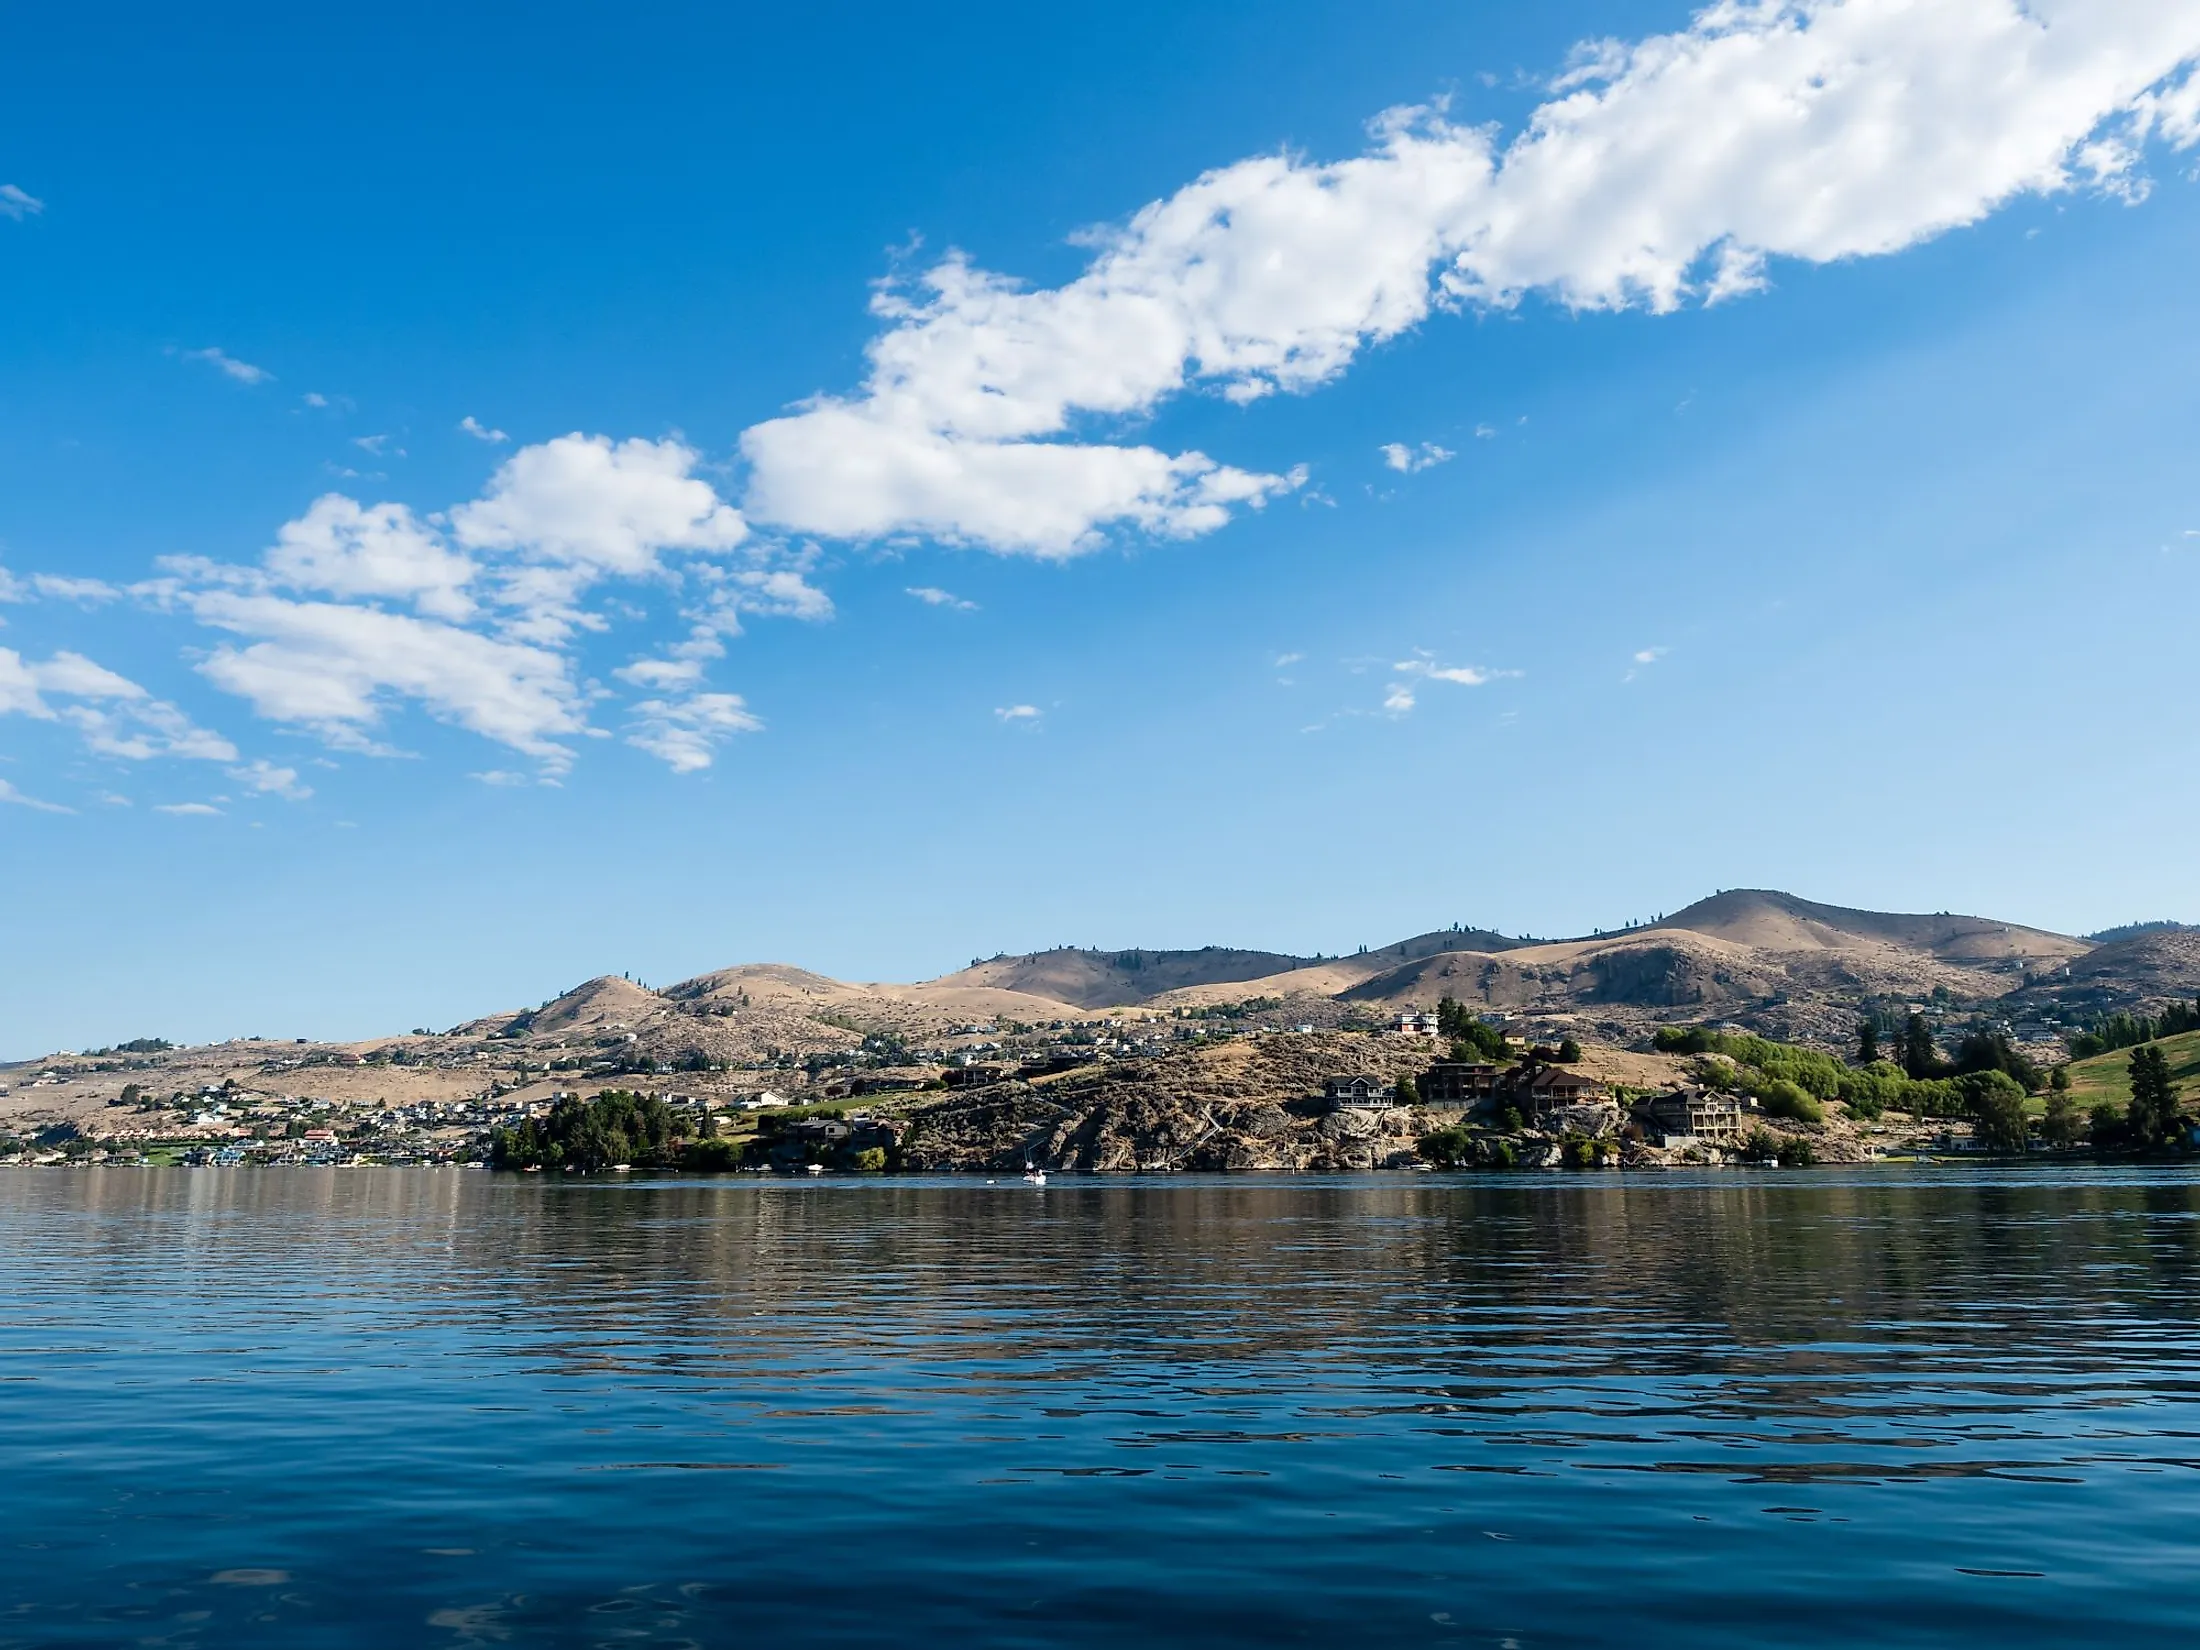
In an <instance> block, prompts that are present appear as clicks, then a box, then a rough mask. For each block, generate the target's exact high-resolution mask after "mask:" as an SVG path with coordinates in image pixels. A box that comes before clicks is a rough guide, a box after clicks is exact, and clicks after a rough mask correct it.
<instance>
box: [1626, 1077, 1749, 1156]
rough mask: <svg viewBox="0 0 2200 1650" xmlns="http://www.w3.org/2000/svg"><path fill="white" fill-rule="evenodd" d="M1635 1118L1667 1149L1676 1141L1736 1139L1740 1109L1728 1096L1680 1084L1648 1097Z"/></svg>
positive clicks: (1740, 1128) (1732, 1098) (1739, 1128)
mask: <svg viewBox="0 0 2200 1650" xmlns="http://www.w3.org/2000/svg"><path fill="white" fill-rule="evenodd" d="M1635 1117H1636V1119H1637V1120H1638V1121H1639V1122H1641V1123H1642V1125H1643V1126H1644V1128H1645V1129H1646V1130H1647V1131H1648V1132H1649V1133H1650V1134H1651V1135H1652V1136H1653V1137H1654V1138H1655V1139H1656V1141H1657V1143H1658V1144H1659V1145H1663V1146H1670V1145H1672V1144H1673V1143H1674V1142H1676V1141H1680V1140H1709V1141H1713V1142H1724V1141H1729V1140H1735V1139H1738V1138H1740V1136H1741V1132H1742V1117H1743V1109H1742V1102H1741V1101H1740V1100H1738V1099H1737V1098H1735V1097H1734V1096H1733V1095H1731V1094H1721V1093H1719V1091H1718V1090H1716V1089H1706V1088H1696V1087H1693V1086H1688V1085H1684V1086H1682V1087H1680V1088H1677V1089H1673V1090H1670V1091H1669V1092H1667V1093H1665V1094H1657V1095H1652V1096H1651V1097H1650V1098H1649V1099H1647V1100H1645V1101H1643V1102H1642V1104H1640V1105H1639V1106H1637V1107H1636V1108H1635Z"/></svg>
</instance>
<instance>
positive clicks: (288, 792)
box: [229, 757, 313, 802]
mask: <svg viewBox="0 0 2200 1650" xmlns="http://www.w3.org/2000/svg"><path fill="white" fill-rule="evenodd" d="M229 777H230V778H232V779H234V780H236V781H238V782H239V783H240V784H245V785H250V786H251V787H252V788H253V789H254V790H256V791H258V792H260V793H261V794H262V795H265V796H279V797H281V798H282V799H283V800H284V801H285V802H303V801H305V799H306V798H307V797H309V796H311V795H312V794H313V787H312V786H311V785H301V784H299V783H298V770H297V769H296V768H279V767H277V766H276V765H275V764H274V763H272V762H270V761H268V760H267V759H266V758H265V757H261V758H259V759H258V760H257V761H255V762H253V763H252V764H251V765H250V766H249V767H243V768H231V769H230V770H229Z"/></svg>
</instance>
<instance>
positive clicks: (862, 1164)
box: [853, 1146, 886, 1174]
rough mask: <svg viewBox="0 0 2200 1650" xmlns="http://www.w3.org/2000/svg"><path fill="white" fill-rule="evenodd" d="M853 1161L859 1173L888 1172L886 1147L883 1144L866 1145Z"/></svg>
mask: <svg viewBox="0 0 2200 1650" xmlns="http://www.w3.org/2000/svg"><path fill="white" fill-rule="evenodd" d="M853 1163H854V1167H855V1168H856V1170H857V1171H858V1172H859V1173H862V1174H884V1173H885V1172H886V1148H885V1147H883V1146H866V1147H864V1148H863V1150H861V1151H860V1152H857V1153H856V1155H855V1157H854V1159H853Z"/></svg>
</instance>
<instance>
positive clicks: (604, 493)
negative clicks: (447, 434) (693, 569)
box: [451, 434, 748, 578]
mask: <svg viewBox="0 0 2200 1650" xmlns="http://www.w3.org/2000/svg"><path fill="white" fill-rule="evenodd" d="M700 456H701V455H699V454H698V453H697V452H696V451H695V450H694V449H693V448H691V447H688V446H686V445H684V444H682V443H681V442H678V441H643V440H639V439H637V440H632V441H620V442H613V441H611V440H609V439H608V438H607V437H604V436H584V435H578V434H575V435H563V436H559V437H558V438H557V439H556V440H554V441H546V442H544V443H542V444H541V445H539V446H534V447H522V448H521V449H520V450H519V451H518V452H516V453H514V454H513V455H512V456H511V457H510V458H509V459H507V460H506V461H505V462H504V464H503V466H502V467H501V468H500V469H499V470H498V471H497V473H496V477H495V479H494V480H493V481H492V482H491V483H490V489H489V492H488V494H487V496H485V497H483V498H480V499H477V500H475V501H474V502H473V503H471V504H462V505H460V506H459V507H458V508H457V509H455V510H453V511H452V512H451V528H452V532H453V534H454V536H455V537H456V538H457V539H458V542H459V543H461V544H463V545H465V546H466V547H467V548H468V549H472V550H510V551H516V552H519V553H520V554H522V555H526V556H530V557H533V558H536V559H538V560H541V561H545V562H552V563H560V564H569V565H572V566H577V567H586V568H591V569H594V570H598V571H600V572H603V573H612V574H619V575H622V576H624V577H627V578H635V577H640V576H642V575H644V574H648V573H651V572H654V571H655V570H656V566H657V553H658V552H659V551H660V550H730V549H732V548H733V547H734V546H735V545H737V544H739V543H740V542H741V541H742V540H743V539H745V538H746V537H748V527H747V525H746V524H745V523H744V522H743V521H742V519H741V517H740V515H739V513H738V512H736V511H735V510H734V509H733V508H732V507H731V506H730V505H728V504H726V503H725V502H724V501H722V500H721V499H720V498H719V497H718V494H717V492H716V491H715V490H714V489H713V488H712V487H711V485H710V483H709V482H707V481H704V480H702V479H700V478H699V477H697V476H696V475H695V474H694V473H693V472H694V469H695V466H696V464H697V462H698V461H699V458H700Z"/></svg>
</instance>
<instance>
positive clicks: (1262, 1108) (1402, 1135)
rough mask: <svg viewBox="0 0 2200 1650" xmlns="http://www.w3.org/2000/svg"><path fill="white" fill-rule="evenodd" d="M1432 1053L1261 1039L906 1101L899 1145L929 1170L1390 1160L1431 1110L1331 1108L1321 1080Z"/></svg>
mask: <svg viewBox="0 0 2200 1650" xmlns="http://www.w3.org/2000/svg"><path fill="white" fill-rule="evenodd" d="M1434 1053H1435V1050H1434V1048H1433V1047H1432V1046H1431V1045H1430V1044H1427V1043H1416V1042H1409V1041H1407V1040H1405V1039H1397V1040H1395V1041H1393V1040H1390V1039H1380V1040H1372V1039H1368V1038H1364V1037H1343V1036H1324V1035H1319V1034H1317V1035H1312V1036H1288V1037H1286V1036H1278V1037H1262V1038H1257V1039H1250V1040H1246V1041H1241V1042H1233V1043H1229V1044H1225V1045H1223V1046H1221V1047H1218V1048H1201V1049H1188V1050H1185V1051H1183V1052H1181V1053H1172V1054H1167V1055H1163V1056H1161V1057H1159V1058H1157V1059H1152V1060H1139V1061H1128V1062H1124V1063H1122V1064H1119V1065H1112V1066H1105V1067H1099V1068H1093V1069H1087V1070H1084V1071H1075V1072H1070V1073H1067V1074H1065V1075H1064V1076H1062V1077H1061V1078H1058V1079H1053V1080H1047V1079H1042V1080H1040V1081H1039V1082H1037V1083H1023V1082H1009V1083H1002V1084H998V1085H996V1086H994V1087H992V1088H987V1089H979V1090H976V1091H974V1092H972V1093H970V1094H968V1095H958V1096H955V1097H954V1098H952V1099H948V1100H944V1101H940V1102H938V1103H936V1104H934V1105H930V1106H926V1107H923V1108H921V1109H920V1110H918V1111H916V1112H914V1113H912V1114H911V1116H910V1119H909V1131H908V1133H907V1135H906V1136H905V1137H904V1139H903V1142H902V1153H903V1158H904V1161H905V1162H907V1163H908V1164H909V1166H910V1167H912V1168H928V1169H1001V1170H1008V1169H1020V1168H1021V1167H1022V1166H1023V1165H1024V1163H1025V1162H1026V1161H1029V1162H1032V1163H1035V1164H1038V1165H1039V1166H1041V1167H1044V1168H1061V1169H1142V1168H1143V1169H1208V1170H1212V1169H1310V1170H1311V1169H1346V1168H1353V1169H1367V1168H1386V1167H1389V1168H1399V1167H1404V1166H1406V1165H1408V1164H1410V1163H1412V1162H1414V1161H1415V1158H1414V1155H1413V1143H1414V1141H1415V1139H1416V1138H1418V1137H1419V1136H1420V1135H1421V1134H1422V1133H1424V1132H1426V1131H1427V1130H1428V1129H1429V1128H1431V1127H1433V1126H1435V1125H1434V1123H1433V1121H1432V1118H1431V1115H1430V1114H1429V1113H1426V1112H1417V1111H1413V1110H1408V1109H1403V1108H1395V1107H1394V1108H1390V1109H1387V1110H1383V1111H1375V1110H1353V1111H1337V1112H1332V1111H1330V1110H1329V1109H1328V1107H1327V1106H1326V1105H1325V1104H1324V1103H1323V1102H1322V1100H1321V1099H1320V1095H1321V1090H1322V1083H1323V1081H1324V1080H1325V1079H1326V1078H1330V1077H1349V1076H1355V1075H1360V1074H1362V1073H1364V1074H1366V1075H1369V1076H1374V1077H1378V1078H1380V1079H1382V1080H1383V1081H1384V1082H1391V1081H1394V1080H1396V1079H1397V1078H1398V1077H1400V1076H1405V1075H1414V1074H1418V1073H1419V1072H1421V1071H1422V1070H1424V1069H1426V1067H1427V1065H1428V1063H1429V1060H1430V1059H1431V1058H1432V1057H1433V1055H1434Z"/></svg>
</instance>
